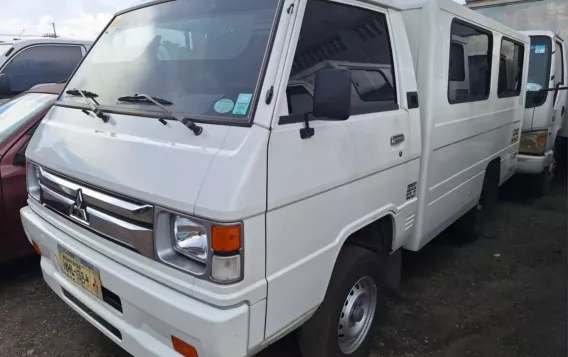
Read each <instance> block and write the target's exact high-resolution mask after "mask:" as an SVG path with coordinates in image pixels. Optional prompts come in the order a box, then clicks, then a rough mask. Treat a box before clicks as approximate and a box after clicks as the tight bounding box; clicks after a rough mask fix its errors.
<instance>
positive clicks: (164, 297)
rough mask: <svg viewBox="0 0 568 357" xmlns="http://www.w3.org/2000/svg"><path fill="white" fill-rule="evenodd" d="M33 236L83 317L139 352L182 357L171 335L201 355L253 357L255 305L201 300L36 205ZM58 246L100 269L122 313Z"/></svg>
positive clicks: (49, 274) (25, 213)
mask: <svg viewBox="0 0 568 357" xmlns="http://www.w3.org/2000/svg"><path fill="white" fill-rule="evenodd" d="M21 218H22V224H23V226H24V230H25V232H26V234H27V236H28V239H30V240H33V241H34V242H36V243H37V244H38V245H39V247H40V249H41V251H42V253H43V255H42V258H41V269H42V272H43V277H44V279H45V281H46V282H47V283H48V285H49V286H50V287H51V288H52V289H53V291H54V292H55V293H56V294H57V295H58V296H59V297H60V298H61V299H62V300H64V301H65V302H66V303H67V304H69V305H70V306H71V307H72V308H73V309H74V310H76V311H77V312H78V313H79V314H80V315H81V316H83V317H84V318H85V319H86V320H88V321H89V322H90V323H91V324H93V325H94V326H95V327H97V328H98V329H99V330H101V331H102V332H103V333H104V334H105V335H106V336H108V337H109V338H110V339H111V340H113V341H114V342H115V343H117V344H118V345H119V346H121V347H122V348H123V349H124V350H126V351H127V352H129V353H130V354H132V355H134V356H155V357H169V356H171V357H179V356H180V355H179V354H178V353H177V352H175V351H174V349H173V347H172V342H171V336H175V337H177V338H179V339H181V340H183V341H185V342H187V343H189V344H191V345H192V346H194V347H195V348H196V349H197V352H198V353H199V356H200V357H244V356H247V355H248V354H247V344H248V331H249V307H248V305H246V304H245V305H240V306H237V307H234V308H230V309H219V308H216V307H213V306H210V305H207V304H205V303H202V302H199V301H197V300H195V299H192V298H190V297H188V296H186V295H183V294H180V293H178V292H176V291H175V290H172V289H170V288H168V287H165V286H163V285H161V284H159V283H157V282H156V281H154V280H151V279H148V278H147V277H145V276H143V275H140V274H138V273H136V272H134V271H132V270H131V269H128V268H127V267H125V266H123V265H121V264H119V263H117V262H115V261H114V260H111V259H109V258H107V257H106V256H104V255H102V254H100V253H98V252H97V251H95V250H93V249H91V248H89V247H87V246H85V245H83V244H82V243H80V242H79V241H77V240H75V239H73V238H72V237H71V236H69V235H67V234H65V233H63V232H62V231H60V230H58V229H57V228H55V227H54V226H52V225H51V224H49V223H48V222H47V221H45V220H44V219H43V218H41V217H40V216H39V215H37V214H36V213H35V212H34V211H33V210H32V209H31V208H30V207H24V208H23V209H22V210H21ZM58 246H60V247H63V248H64V249H66V250H67V251H69V252H71V253H72V254H74V255H75V256H77V257H79V258H81V259H83V260H85V261H86V262H89V263H90V264H92V265H93V266H95V267H96V268H98V269H99V270H100V276H101V282H102V285H103V287H104V288H105V289H108V290H109V291H111V292H112V293H113V294H116V296H117V297H118V298H119V299H120V302H121V306H122V312H120V311H119V310H118V309H117V308H116V307H113V306H111V304H109V303H107V302H105V301H102V300H99V299H97V298H96V297H94V296H93V295H91V294H90V293H88V292H87V291H85V290H83V289H82V288H81V287H79V286H78V285H76V284H75V283H74V282H72V281H71V280H70V279H68V278H67V277H66V276H65V275H64V274H63V273H62V272H61V270H60V268H59V265H58V263H57V262H58V258H57V252H58Z"/></svg>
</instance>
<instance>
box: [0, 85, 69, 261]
mask: <svg viewBox="0 0 568 357" xmlns="http://www.w3.org/2000/svg"><path fill="white" fill-rule="evenodd" d="M63 86H64V85H63V84H57V85H50V86H44V87H39V88H36V89H33V90H29V91H27V92H25V93H22V94H20V95H18V96H16V97H14V98H12V99H11V100H9V101H8V102H6V103H4V104H2V105H0V262H6V261H10V260H15V259H18V258H22V257H23V256H26V255H27V254H29V253H31V252H33V249H31V248H30V244H29V242H28V240H27V239H26V235H25V233H24V230H23V229H22V223H21V220H20V214H19V212H20V209H21V208H22V207H24V206H25V205H26V200H27V196H28V193H27V190H26V160H25V150H26V147H27V145H28V142H29V140H30V138H31V136H32V134H33V133H34V131H35V129H36V128H37V125H38V124H39V122H40V121H41V119H42V118H43V116H44V115H45V114H46V113H47V111H48V110H49V109H50V108H51V106H52V105H53V103H54V102H55V101H56V100H57V96H58V95H59V93H60V92H61V90H62V89H63Z"/></svg>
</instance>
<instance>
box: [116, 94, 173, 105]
mask: <svg viewBox="0 0 568 357" xmlns="http://www.w3.org/2000/svg"><path fill="white" fill-rule="evenodd" d="M152 99H154V100H155V101H156V102H158V103H160V104H163V105H173V104H174V103H172V102H170V101H169V100H166V99H162V98H158V97H152ZM118 101H120V102H130V103H141V102H142V103H152V102H151V101H150V100H149V99H148V98H146V97H144V96H143V95H138V94H135V95H128V96H125V97H120V98H118Z"/></svg>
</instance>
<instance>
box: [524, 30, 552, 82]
mask: <svg viewBox="0 0 568 357" xmlns="http://www.w3.org/2000/svg"><path fill="white" fill-rule="evenodd" d="M551 48H552V40H551V39H550V37H547V36H531V55H530V61H529V79H528V84H527V91H529V92H536V91H539V90H541V89H548V79H549V75H550V60H551V58H552V57H551V55H552V50H551Z"/></svg>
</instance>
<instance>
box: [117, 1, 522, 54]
mask: <svg viewBox="0 0 568 357" xmlns="http://www.w3.org/2000/svg"><path fill="white" fill-rule="evenodd" d="M355 1H356V2H360V3H364V4H372V5H379V6H383V7H387V8H391V9H396V10H401V11H404V10H412V9H421V8H423V7H424V6H425V5H427V4H431V3H433V5H434V7H437V8H439V9H442V10H445V11H447V12H450V13H452V14H454V15H456V16H460V17H463V18H467V19H468V20H469V21H472V22H474V23H476V24H477V25H478V26H481V27H486V28H490V29H493V30H495V31H498V32H501V33H502V34H504V35H507V36H508V37H510V38H512V39H515V40H517V41H520V42H525V43H530V39H529V37H528V36H525V35H522V34H521V33H520V32H519V31H516V30H513V29H512V28H510V27H507V26H505V25H503V24H502V23H500V22H497V21H495V20H493V19H490V18H488V17H486V16H483V15H481V14H480V13H479V12H477V11H474V10H471V9H469V8H467V7H466V6H464V5H460V4H458V3H457V2H455V1H453V0H355ZM162 2H164V0H155V1H149V2H146V3H143V4H140V5H136V6H132V7H129V8H127V9H124V10H122V11H119V12H117V13H116V15H115V16H118V15H120V14H124V13H126V12H129V11H132V10H136V9H141V8H144V7H147V6H152V5H156V4H159V3H162Z"/></svg>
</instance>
